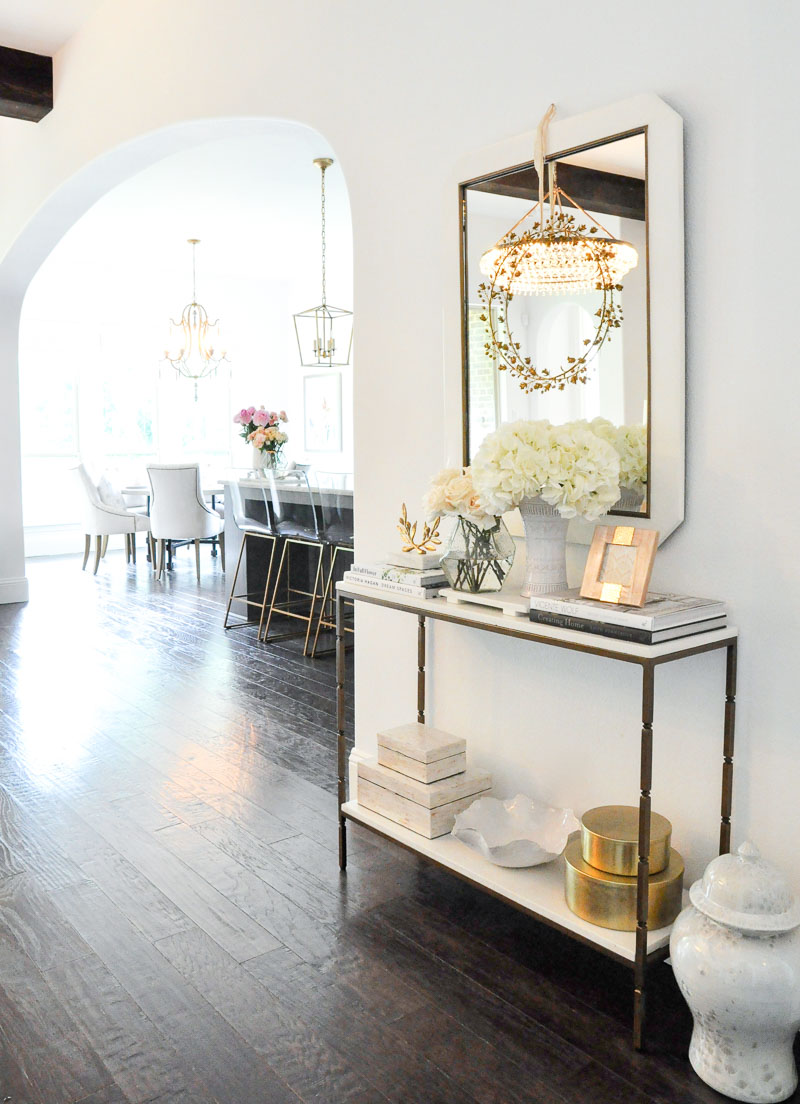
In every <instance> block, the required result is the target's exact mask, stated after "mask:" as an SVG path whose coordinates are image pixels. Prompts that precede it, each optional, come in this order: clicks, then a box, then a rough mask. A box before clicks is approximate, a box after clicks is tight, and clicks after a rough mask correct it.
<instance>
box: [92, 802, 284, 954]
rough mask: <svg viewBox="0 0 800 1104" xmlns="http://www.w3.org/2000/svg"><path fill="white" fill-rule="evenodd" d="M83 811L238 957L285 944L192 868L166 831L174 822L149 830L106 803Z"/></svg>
mask: <svg viewBox="0 0 800 1104" xmlns="http://www.w3.org/2000/svg"><path fill="white" fill-rule="evenodd" d="M78 811H79V812H80V813H81V815H82V816H83V817H84V818H85V820H86V821H87V823H88V824H89V825H90V826H91V827H93V828H94V829H95V830H96V831H97V832H98V834H100V835H101V836H103V838H104V839H105V840H106V841H107V842H108V843H110V844H111V845H112V847H114V848H115V849H116V850H117V851H118V852H119V853H120V854H121V855H122V856H123V857H124V858H126V859H127V860H128V861H129V862H130V863H131V864H132V865H133V866H135V867H136V869H137V870H138V871H139V873H140V874H141V875H143V876H144V877H145V878H146V879H147V880H148V881H149V882H151V883H152V884H153V885H154V886H156V888H157V889H158V890H160V891H161V893H162V894H163V895H164V896H165V897H167V898H168V899H169V900H170V901H172V903H173V904H174V905H176V906H177V907H178V908H179V909H180V910H181V911H182V912H183V913H185V915H186V916H188V917H189V919H190V920H192V921H193V922H194V923H195V924H197V926H198V927H200V928H202V929H203V930H204V931H206V932H207V933H208V934H209V935H210V936H211V937H212V939H215V940H216V941H217V942H218V943H219V944H220V946H222V947H224V948H225V949H226V950H227V951H229V952H230V954H232V955H233V956H234V958H236V959H237V960H238V961H244V960H245V959H247V958H252V957H253V956H254V955H257V954H263V953H264V951H271V950H274V949H275V948H276V947H277V946H279V945H280V940H279V939H276V938H275V936H274V935H272V934H271V933H270V932H269V930H268V929H266V928H265V927H264V926H263V925H262V924H260V923H258V922H257V921H256V920H255V919H254V918H253V917H252V916H251V915H250V914H249V913H247V912H245V911H244V910H243V909H241V908H239V906H238V905H237V903H236V902H235V901H234V900H232V899H230V898H228V897H226V896H225V895H224V894H223V893H221V892H219V891H218V890H217V889H215V888H214V887H213V886H212V885H211V883H210V881H209V880H208V878H206V877H204V876H203V875H201V874H198V873H194V872H192V871H191V870H190V869H189V868H188V867H187V866H186V865H185V864H184V863H182V862H181V861H180V860H179V859H178V858H176V857H175V856H174V855H173V854H172V853H171V852H170V850H169V849H168V848H167V847H166V846H165V845H164V843H165V841H162V839H161V837H162V836H163V835H164V832H172V831H173V829H172V828H165V829H163V831H162V832H159V833H157V834H153V835H149V834H147V833H145V832H141V831H137V830H136V829H135V827H134V826H132V825H131V824H130V822H126V821H124V820H122V819H117V818H114V817H113V816H111V815H109V814H108V813H107V812H106V811H105V810H103V809H93V808H91V807H88V808H86V807H83V808H79V810H78ZM187 831H191V829H188V828H187Z"/></svg>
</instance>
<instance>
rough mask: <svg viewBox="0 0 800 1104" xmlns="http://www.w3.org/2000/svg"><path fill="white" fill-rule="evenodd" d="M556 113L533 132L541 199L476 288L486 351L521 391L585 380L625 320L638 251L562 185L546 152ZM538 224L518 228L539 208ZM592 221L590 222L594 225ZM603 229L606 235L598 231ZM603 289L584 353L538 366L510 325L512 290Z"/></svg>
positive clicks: (495, 253)
mask: <svg viewBox="0 0 800 1104" xmlns="http://www.w3.org/2000/svg"><path fill="white" fill-rule="evenodd" d="M554 114H555V106H554V105H553V104H551V105H550V107H549V109H548V110H547V112H546V113H545V115H544V117H543V119H542V121H541V122H540V123H539V127H538V130H537V134H536V149H535V153H534V165H535V167H536V172H537V174H538V177H539V202H538V204H536V205H534V206H533V207H532V208H531V209H530V211H527V212H526V213H525V214H524V215H523V216H522V218H521V219H520V220H519V221H518V222H516V223H515V224H514V225H513V226H512V227H511V229H510V230H509V231H508V233H506V234H505V235H504V236H503V237H502V238H501V239H500V241H498V242H497V243H496V244H495V245H493V246H492V248H491V249H488V250H487V251H486V252H485V253H484V254H483V256H482V257H481V260H480V270H481V273H482V275H484V276H486V277H488V279H487V282H486V283H482V284H480V285H479V287H478V295H479V297H480V299H481V302H482V303H483V304H484V307H485V309H484V312H483V313H482V314H481V321H482V322H484V323H485V324H486V332H487V335H488V337H489V340H488V341H487V342H486V345H485V349H486V353H487V355H488V356H493V357H494V358H495V361H496V363H497V368H498V370H500V371H505V370H506V369H507V370H508V371H510V373H511V374H512V375H513V376H516V378H517V379H518V381H519V385H520V387H521V388H522V390H523V391H551V390H559V391H563V390H564V387H565V386H566V384H568V383H585V382H586V378H587V369H588V365H589V362H590V361H591V360H592V359H593V358H594V357H595V356H596V355H597V353H598V352H599V351H600V348H601V346H602V344H603V342H604V341H606V340H608V339H609V338H610V334H611V331H612V330H613V329H618V328H619V327H620V325H621V324H622V307H621V306H620V305H619V303H618V302H617V301H616V300H615V298H614V293H615V292H620V291H622V283H621V281H622V279H623V278H624V277H625V276H626V275H627V274H628V273H629V272H630V271H631V269H633V268H635V267H636V265H637V263H638V259H639V258H638V254H637V252H636V249H635V248H634V247H633V246H632V245H631V244H630V242H626V241H620V240H618V239H616V238H614V237H612V236H611V235H610V234H609V233H608V231H607V230H606V229H605V227H604V226H602V225H601V223H599V222H598V221H597V219H596V218H594V217H593V216H592V215H590V214H589V213H588V212H587V211H585V210H584V209H583V207H581V205H580V204H579V203H577V202H576V201H575V200H574V199H572V197H571V196H569V195H567V193H566V192H565V191H564V190H563V188H560V187H559V186H558V180H557V176H556V172H557V165H556V163H555V162H551V163H550V165H549V166H548V165H547V163H546V157H545V142H546V135H547V127H548V125H549V123H550V120H551V119H552V117H553V115H554ZM548 168H549V171H550V190H549V192H545V172H546V171H547V170H548ZM562 197H563V199H564V200H566V202H567V203H568V204H570V205H571V206H573V207H574V208H575V209H576V210H578V211H580V213H581V215H583V217H584V218H585V219H586V220H587V221H586V223H581V224H580V225H579V224H578V221H577V219H576V218H575V216H574V215H572V214H568V213H567V212H565V211H564V209H563V206H562ZM545 200H549V203H550V215H549V217H548V218H546V219H545V217H544V204H545ZM537 210H538V221H537V222H534V223H533V225H532V226H531V227H530V229H528V230H525V231H523V232H520V233H517V228H518V227H519V226H520V225H521V223H523V222H524V221H525V220H526V219H527V218H529V217H530V216H531V215H532V214H533V212H534V211H537ZM590 223H591V224H593V225H589V224H590ZM598 230H599V231H602V234H604V235H605V237H603V236H599V235H598ZM589 291H599V292H601V293H602V301H601V304H600V307H599V309H598V310H597V311H596V312H595V317H596V318H597V319H598V323H597V327H596V329H595V334H594V337H593V338H585V339H584V342H583V344H584V346H585V348H584V351H583V352H582V354H581V355H580V356H574V357H573V356H568V357H567V358H566V364H565V365H562V366H561V367H559V368H558V369H557V370H551V369H548V368H541V369H537V368H536V366H535V365H534V364H533V362H532V360H531V358H530V357H528V356H524V355H523V353H522V349H521V342H519V341H515V340H514V335H513V334H512V332H511V328H510V326H509V322H508V307H509V304H510V302H511V300H512V299H513V297H514V296H515V295H568V294H574V293H581V292H589Z"/></svg>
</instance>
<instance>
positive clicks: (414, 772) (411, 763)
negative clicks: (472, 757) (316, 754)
mask: <svg viewBox="0 0 800 1104" xmlns="http://www.w3.org/2000/svg"><path fill="white" fill-rule="evenodd" d="M491 787H492V779H491V776H490V775H488V774H485V773H483V772H482V771H475V770H467V744H466V740H463V739H460V738H459V737H458V736H453V735H451V734H450V733H449V732H442V731H441V730H440V729H437V728H432V727H431V726H430V725H423V724H418V723H414V724H407V725H400V726H399V727H398V728H391V729H387V730H386V731H384V732H379V733H378V758H377V761H375V760H372V761H368V762H362V763H359V764H358V803H359V805H363V806H364V807H365V808H366V809H372V810H373V812H376V813H380V814H381V816H385V817H386V818H387V819H388V820H393V821H394V822H395V824H402V825H403V826H404V827H405V828H410V829H411V831H412V832H418V833H419V834H420V835H422V836H425V837H426V838H427V839H434V838H435V837H436V836H444V835H446V834H447V832H449V831H450V829H451V828H452V827H453V823H454V822H455V818H456V814H457V813H460V812H462V811H463V810H464V809H466V808H468V807H469V806H470V805H471V804H472V802H473V801H474V800H475V799H476V798H477V797H478V795H479V794H481V793H485V792H486V791H487V790H489V789H491Z"/></svg>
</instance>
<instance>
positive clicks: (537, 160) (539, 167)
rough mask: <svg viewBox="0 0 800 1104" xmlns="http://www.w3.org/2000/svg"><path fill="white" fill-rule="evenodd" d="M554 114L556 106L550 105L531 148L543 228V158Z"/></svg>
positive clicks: (540, 222) (540, 224) (540, 223)
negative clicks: (537, 182) (536, 176)
mask: <svg viewBox="0 0 800 1104" xmlns="http://www.w3.org/2000/svg"><path fill="white" fill-rule="evenodd" d="M555 113H556V105H555V104H550V106H549V107H548V109H547V111H545V113H544V115H542V119H541V122H540V123H539V125H538V127H537V128H536V144H535V145H534V147H533V163H534V165H535V167H536V173H537V175H538V177H539V226H541V227H544V194H545V189H544V158H545V152H546V150H547V128H548V127H549V126H550V120H551V119H552V118H553V116H554V115H555Z"/></svg>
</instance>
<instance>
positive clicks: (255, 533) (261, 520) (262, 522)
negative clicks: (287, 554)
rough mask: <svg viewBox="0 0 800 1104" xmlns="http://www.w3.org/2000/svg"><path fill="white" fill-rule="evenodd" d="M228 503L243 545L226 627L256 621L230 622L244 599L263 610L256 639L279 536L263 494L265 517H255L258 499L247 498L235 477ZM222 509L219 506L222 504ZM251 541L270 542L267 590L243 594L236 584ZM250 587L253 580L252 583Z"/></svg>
mask: <svg viewBox="0 0 800 1104" xmlns="http://www.w3.org/2000/svg"><path fill="white" fill-rule="evenodd" d="M227 492H228V493H227V495H226V502H227V501H229V502H230V509H231V512H232V514H233V520H234V522H235V523H236V526H237V528H238V529H239V531H240V532H241V534H242V546H241V548H240V549H239V558H238V560H237V561H236V571H235V572H234V573H233V582H232V583H231V592H230V596H229V598H228V608H227V609H226V610H225V620H224V622H223V627H224V628H226V629H240V628H243V627H244V626H245V625H250V624H252V622H251V621H248V620H247V619H246V618H245V620H244V621H238V622H234V623H232V624H228V618H229V617H230V612H231V605H232V603H233V602H243V603H244V604H245V606H255V607H256V609H260V610H261V616H260V618H259V622H258V632H257V634H256V639H260V637H261V631H262V629H263V628H264V617H265V616H266V610H267V603H268V601H269V585H270V580H271V579H272V565H273V562H274V559H275V545H276V543H277V539H278V538H277V536H276V535H275V532H274V531H273V529H272V524H271V521H270V512H269V509H268V508H267V509H266V510H265V509H264V508H265V505H266V503H265V501H264V499H263V496H262V495H259V498H258V500H257V505H258V506H260V507H261V510H262V511H263V513H264V516H263V517H255V516H254V515H253V511H254V509H255V508H256V501H255V500H253V499H252V498H245V497H244V496H243V495H242V492H241V489H240V487H239V484H238V483H237V482H236V481H234V480H231V482H230V483H229V484H228V486H227ZM218 509H219V507H218ZM248 541H249V542H251V543H252V542H253V541H255V542H258V541H266V542H267V543H268V544H269V560H268V561H267V576H266V581H265V583H264V590H263V593H261V592H260V591H254V590H247V591H245V592H244V593H243V594H237V593H236V583H237V581H238V579H239V568H240V567H241V565H242V559H243V557H245V556H246V555H247V545H248ZM248 586H249V583H248ZM259 595H260V598H261V600H260V601H256V597H258V596H259Z"/></svg>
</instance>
